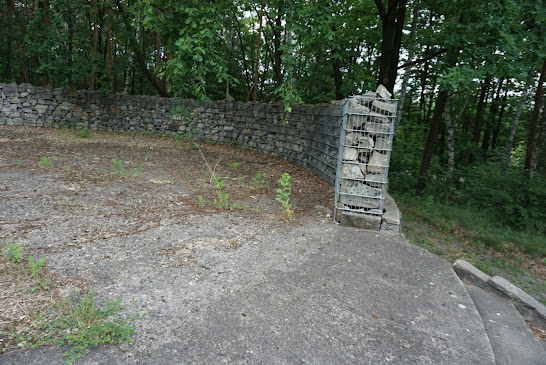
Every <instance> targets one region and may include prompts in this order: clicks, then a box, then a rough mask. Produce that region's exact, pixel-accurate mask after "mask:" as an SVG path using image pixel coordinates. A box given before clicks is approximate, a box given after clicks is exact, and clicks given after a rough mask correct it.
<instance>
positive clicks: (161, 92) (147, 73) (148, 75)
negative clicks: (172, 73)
mask: <svg viewBox="0 0 546 365" xmlns="http://www.w3.org/2000/svg"><path fill="white" fill-rule="evenodd" d="M116 4H117V7H118V10H119V13H120V15H121V17H122V19H123V22H124V23H125V30H126V31H127V34H131V35H132V34H133V33H132V28H131V23H130V21H129V18H128V17H127V14H126V13H125V10H124V9H123V5H122V4H121V2H120V0H117V1H116ZM130 40H131V42H132V43H133V49H134V52H135V55H136V57H137V61H138V64H139V66H140V70H141V71H142V74H143V75H144V76H146V78H147V79H148V81H150V84H152V86H153V87H154V89H155V90H156V91H157V92H158V93H159V95H161V96H163V97H167V98H168V97H169V93H168V92H167V91H166V90H165V89H164V88H163V87H161V85H160V84H159V81H158V79H157V78H156V77H155V75H154V74H153V73H151V72H150V70H148V67H147V66H146V60H145V59H144V56H143V55H142V52H141V51H140V49H139V47H138V46H139V43H138V40H137V39H136V38H135V37H134V35H133V37H131V38H130ZM140 92H141V93H142V88H141V90H140Z"/></svg>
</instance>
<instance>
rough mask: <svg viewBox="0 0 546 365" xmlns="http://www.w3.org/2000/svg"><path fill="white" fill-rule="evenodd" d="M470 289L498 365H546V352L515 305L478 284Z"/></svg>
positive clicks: (469, 287)
mask: <svg viewBox="0 0 546 365" xmlns="http://www.w3.org/2000/svg"><path fill="white" fill-rule="evenodd" d="M466 288H467V290H468V292H469V293H470V296H471V297H472V300H473V301H474V304H475V305H476V308H477V309H478V312H479V313H480V315H481V317H482V320H483V324H484V326H485V329H486V330H487V334H488V336H489V341H490V342H491V347H492V348H493V353H494V354H495V359H496V362H497V365H514V364H526V365H544V364H546V351H545V350H544V348H543V347H542V344H541V343H540V342H539V340H538V339H537V338H536V337H535V335H534V334H533V332H532V331H531V329H530V328H529V326H527V324H526V323H525V321H524V320H523V318H522V317H521V315H520V314H519V312H518V310H517V309H516V308H515V307H514V305H513V304H512V302H510V301H509V300H507V299H505V298H502V297H500V296H498V295H496V294H493V293H490V292H488V291H486V290H483V289H481V288H478V287H477V286H474V285H468V286H467V287H466Z"/></svg>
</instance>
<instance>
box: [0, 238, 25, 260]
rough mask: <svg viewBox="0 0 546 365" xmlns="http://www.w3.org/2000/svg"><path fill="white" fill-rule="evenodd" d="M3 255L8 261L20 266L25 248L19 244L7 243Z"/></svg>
mask: <svg viewBox="0 0 546 365" xmlns="http://www.w3.org/2000/svg"><path fill="white" fill-rule="evenodd" d="M2 254H3V255H4V257H5V258H6V259H7V260H9V261H11V262H13V263H14V264H18V263H20V262H21V260H22V259H23V248H22V247H21V246H19V244H18V243H17V242H12V243H7V244H6V245H5V246H4V248H3V249H2Z"/></svg>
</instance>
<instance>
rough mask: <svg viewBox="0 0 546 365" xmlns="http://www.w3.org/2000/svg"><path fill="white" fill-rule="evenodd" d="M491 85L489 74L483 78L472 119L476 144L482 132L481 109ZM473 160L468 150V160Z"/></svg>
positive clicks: (483, 107)
mask: <svg viewBox="0 0 546 365" xmlns="http://www.w3.org/2000/svg"><path fill="white" fill-rule="evenodd" d="M490 85H491V76H489V75H487V77H486V78H485V80H483V84H482V88H481V92H480V99H479V101H478V109H477V111H476V119H475V121H474V134H473V136H472V142H473V143H474V144H475V145H477V144H478V143H479V142H480V136H481V134H482V121H483V110H484V109H485V104H486V102H487V93H488V91H489V86H490ZM474 160H475V156H474V153H473V152H472V151H470V154H469V156H468V162H469V163H472V162H474Z"/></svg>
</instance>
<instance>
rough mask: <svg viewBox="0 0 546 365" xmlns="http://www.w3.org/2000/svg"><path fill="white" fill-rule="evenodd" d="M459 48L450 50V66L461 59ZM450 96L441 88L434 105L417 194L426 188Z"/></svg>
mask: <svg viewBox="0 0 546 365" xmlns="http://www.w3.org/2000/svg"><path fill="white" fill-rule="evenodd" d="M459 52H460V50H459V49H455V50H450V51H449V52H448V55H447V64H448V66H449V67H455V65H456V64H457V60H458V59H459ZM447 98H448V92H447V90H440V92H439V93H438V98H437V99H436V105H435V107H434V114H433V115H432V119H431V121H430V129H429V131H428V135H427V141H426V143H425V150H424V151H423V159H422V161H421V168H420V170H419V179H418V180H417V189H416V192H417V195H420V196H422V195H423V190H424V189H425V176H426V174H427V172H428V169H429V167H430V162H431V161H432V155H433V154H434V149H435V147H436V137H437V136H438V132H439V131H440V125H441V124H442V115H443V114H444V110H445V106H446V102H447Z"/></svg>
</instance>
